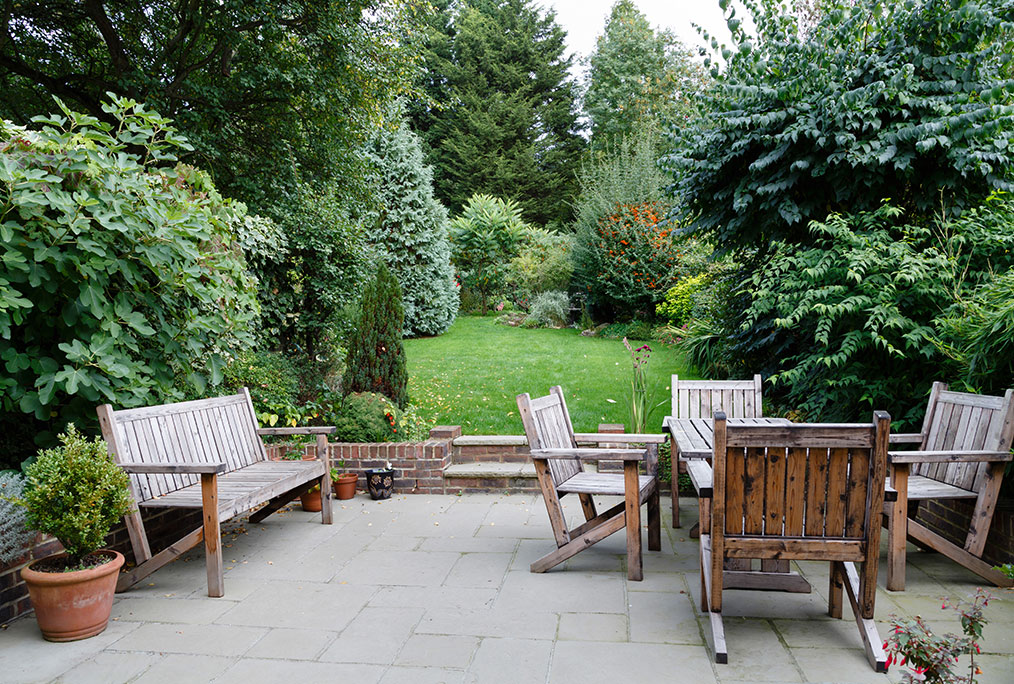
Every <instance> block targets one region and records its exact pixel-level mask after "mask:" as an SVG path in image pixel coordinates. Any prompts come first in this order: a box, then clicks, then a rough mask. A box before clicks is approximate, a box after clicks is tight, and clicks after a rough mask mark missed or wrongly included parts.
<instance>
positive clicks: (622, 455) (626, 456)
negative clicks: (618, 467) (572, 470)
mask: <svg viewBox="0 0 1014 684" xmlns="http://www.w3.org/2000/svg"><path fill="white" fill-rule="evenodd" d="M646 454H647V449H532V458H579V459H581V460H582V461H642V460H644V458H645V455H646Z"/></svg>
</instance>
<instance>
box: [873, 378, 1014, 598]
mask: <svg viewBox="0 0 1014 684" xmlns="http://www.w3.org/2000/svg"><path fill="white" fill-rule="evenodd" d="M1012 439H1014V390H1007V392H1006V394H1004V396H1002V397H994V396H986V395H981V394H968V393H965V392H952V391H950V390H948V389H947V385H946V384H944V383H942V382H935V383H933V389H932V390H931V391H930V397H929V404H928V405H927V407H926V416H925V418H924V419H923V424H922V430H921V431H920V432H918V433H915V434H897V435H892V436H891V442H892V443H895V444H904V443H909V444H918V449H917V450H915V451H891V452H890V454H889V456H888V458H889V461H890V470H891V486H892V487H893V488H894V489H896V490H897V491H898V500H897V501H895V502H894V503H892V504H889V505H887V506H886V507H885V510H884V513H885V515H886V522H887V527H888V534H887V536H888V550H887V563H888V564H887V588H888V589H891V590H894V591H901V590H903V589H904V588H905V542H906V539H912V541H914V542H916V543H917V544H921V545H922V546H925V547H929V548H931V549H933V550H935V551H938V552H939V553H942V554H943V555H945V556H947V557H948V558H950V559H951V560H954V561H956V562H958V563H960V564H961V565H963V566H965V567H966V568H968V569H969V570H971V571H972V572H974V573H976V574H977V575H979V576H981V577H983V578H984V579H987V580H989V581H990V582H993V583H994V584H996V585H997V586H1004V587H1009V586H1012V584H1014V581H1012V580H1011V578H1009V577H1007V576H1006V575H1004V574H1003V573H1001V572H999V571H998V570H994V569H993V568H992V566H991V564H989V563H986V562H985V561H983V560H982V551H983V547H984V546H985V544H986V535H987V534H988V533H989V527H990V523H991V521H992V519H993V510H994V509H995V508H996V501H997V497H998V496H999V495H1000V483H1001V480H1002V479H1003V473H1004V468H1005V467H1006V464H1007V462H1009V461H1010V460H1011V453H1010V448H1011V441H1012ZM935 499H969V500H973V499H974V501H975V507H974V510H973V512H972V519H971V523H970V525H969V528H968V534H967V535H966V536H965V543H964V545H963V546H959V545H958V544H955V543H953V542H951V541H949V540H947V539H944V538H943V537H942V536H940V535H939V534H937V533H935V532H932V531H930V530H929V529H928V528H926V527H925V526H924V525H922V524H921V523H918V522H916V521H915V520H914V516H915V511H916V510H917V507H918V502H920V501H928V500H935ZM909 502H915V503H916V508H914V509H913V510H912V511H909V505H908V504H909Z"/></svg>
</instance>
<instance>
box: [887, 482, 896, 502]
mask: <svg viewBox="0 0 1014 684" xmlns="http://www.w3.org/2000/svg"><path fill="white" fill-rule="evenodd" d="M897 500H898V490H897V489H895V488H894V487H892V486H891V485H889V484H887V483H886V482H885V483H884V501H897Z"/></svg>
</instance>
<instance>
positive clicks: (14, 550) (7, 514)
mask: <svg viewBox="0 0 1014 684" xmlns="http://www.w3.org/2000/svg"><path fill="white" fill-rule="evenodd" d="M24 489H25V479H24V478H23V477H22V476H21V475H20V474H19V473H16V472H14V471H13V470H0V566H3V565H9V564H10V563H13V562H14V561H16V560H17V559H19V558H21V557H22V556H24V555H25V549H26V547H27V546H28V544H30V543H31V541H32V539H34V538H35V531H34V530H32V529H30V528H29V527H28V522H27V513H26V511H25V507H24V506H20V505H18V503H17V501H18V500H19V499H20V498H21V495H22V493H23V492H24Z"/></svg>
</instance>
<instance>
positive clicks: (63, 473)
mask: <svg viewBox="0 0 1014 684" xmlns="http://www.w3.org/2000/svg"><path fill="white" fill-rule="evenodd" d="M59 440H60V445H59V446H56V447H53V448H52V449H46V450H45V451H42V452H40V453H39V458H38V459H37V460H36V461H35V462H34V463H32V464H31V465H29V466H28V467H27V468H26V469H25V476H26V478H27V484H26V487H25V491H24V495H23V496H22V498H21V499H20V502H21V504H22V505H23V506H24V507H25V509H26V510H27V512H28V525H29V526H30V527H32V528H33V529H36V530H39V531H40V532H44V533H46V534H51V535H53V536H54V537H56V538H57V539H59V540H60V543H61V544H63V548H64V549H66V550H67V555H68V556H69V557H70V561H71V563H72V564H74V563H79V562H80V561H81V559H82V558H83V557H84V556H86V555H88V554H89V553H92V552H94V551H96V550H97V549H98V548H99V547H101V546H102V543H103V542H104V541H105V538H106V535H107V534H109V530H110V529H111V528H112V526H113V525H115V524H116V523H117V522H118V521H119V520H120V518H122V517H123V516H124V515H126V514H127V513H129V512H130V511H131V508H132V505H133V504H132V502H131V498H130V495H129V494H128V492H127V486H128V484H129V480H128V479H127V474H126V473H124V472H123V470H122V469H121V468H120V467H119V466H117V465H116V464H115V463H113V459H112V457H111V456H110V455H109V452H108V451H107V449H106V444H105V442H103V441H102V440H100V439H99V438H97V437H96V438H95V439H94V440H88V439H86V438H85V437H84V436H83V435H82V434H81V433H80V432H78V430H77V428H76V427H74V424H73V423H71V424H70V425H68V426H67V431H66V433H64V434H61V435H60V436H59Z"/></svg>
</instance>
